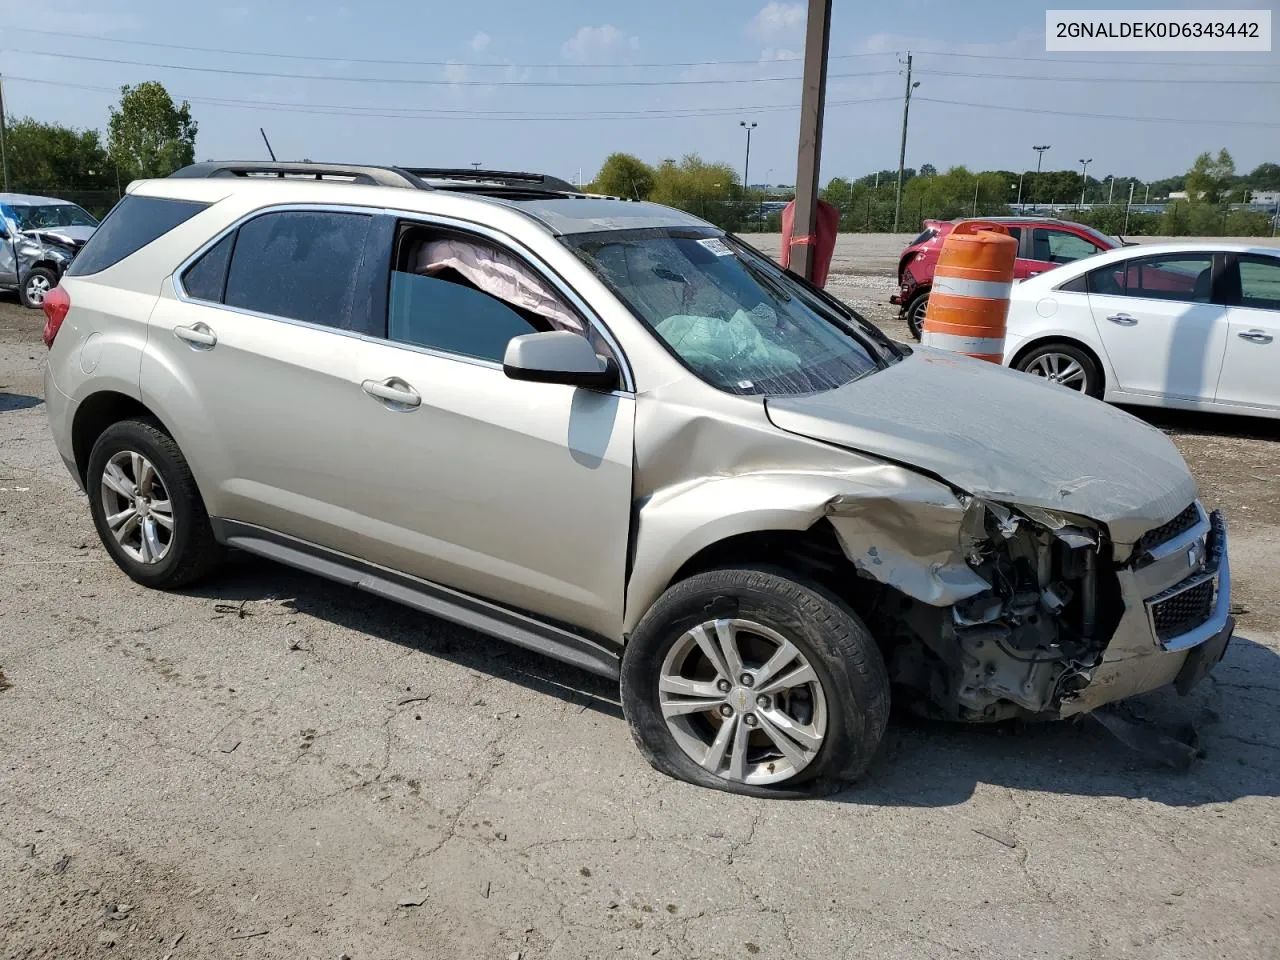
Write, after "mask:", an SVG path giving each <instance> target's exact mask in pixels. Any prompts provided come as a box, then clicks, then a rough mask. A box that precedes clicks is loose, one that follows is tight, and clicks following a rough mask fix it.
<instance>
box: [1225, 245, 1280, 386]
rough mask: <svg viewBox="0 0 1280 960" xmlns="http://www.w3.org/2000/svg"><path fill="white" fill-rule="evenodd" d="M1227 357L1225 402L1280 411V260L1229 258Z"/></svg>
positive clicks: (1250, 256) (1259, 256) (1258, 256)
mask: <svg viewBox="0 0 1280 960" xmlns="http://www.w3.org/2000/svg"><path fill="white" fill-rule="evenodd" d="M1226 270H1227V280H1226V283H1225V284H1224V286H1225V287H1226V289H1227V290H1228V291H1229V293H1228V303H1229V305H1228V307H1227V320H1228V329H1227V343H1226V354H1225V356H1224V358H1223V361H1222V376H1221V377H1219V378H1218V392H1217V400H1218V402H1219V403H1238V404H1245V405H1248V406H1254V407H1262V408H1264V409H1267V410H1276V409H1280V376H1278V374H1280V258H1278V257H1272V256H1266V255H1262V254H1240V255H1239V256H1233V257H1229V258H1228V263H1227V266H1226Z"/></svg>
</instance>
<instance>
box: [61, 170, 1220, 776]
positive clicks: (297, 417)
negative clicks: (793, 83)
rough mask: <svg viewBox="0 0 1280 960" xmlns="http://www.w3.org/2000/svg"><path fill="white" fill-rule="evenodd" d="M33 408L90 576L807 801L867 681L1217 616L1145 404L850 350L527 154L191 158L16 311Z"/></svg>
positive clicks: (955, 689) (963, 716)
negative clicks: (319, 597)
mask: <svg viewBox="0 0 1280 960" xmlns="http://www.w3.org/2000/svg"><path fill="white" fill-rule="evenodd" d="M44 309H45V312H46V315H47V318H48V322H47V324H46V327H45V341H46V343H47V344H49V347H50V351H49V360H48V372H47V383H46V396H47V398H48V405H47V406H48V414H49V420H50V425H51V427H52V430H53V436H54V439H55V440H56V443H57V447H58V450H59V452H60V453H61V455H62V458H63V459H64V460H65V461H66V464H67V466H68V468H69V469H70V470H71V472H72V474H73V475H74V476H75V478H76V479H77V481H78V482H80V483H81V484H82V486H83V488H84V490H85V491H86V493H87V495H88V501H89V508H90V511H91V513H92V516H93V521H94V524H95V525H96V527H97V529H98V533H99V534H100V536H101V538H102V542H103V544H104V545H105V546H106V549H107V550H108V552H109V553H110V554H111V556H112V557H113V558H114V559H115V561H116V562H117V563H118V564H119V566H120V568H121V569H122V570H123V571H124V572H125V573H126V574H128V575H129V576H130V577H132V578H133V579H134V580H136V581H138V582H139V583H142V584H146V585H148V586H152V587H156V588H161V589H172V588H177V587H181V586H184V585H186V584H189V583H191V582H192V581H194V580H196V579H197V578H199V577H202V576H205V575H207V574H209V573H211V572H212V571H213V570H214V568H215V567H216V566H217V564H218V561H219V559H220V558H221V557H222V556H223V554H224V552H225V551H226V550H228V549H232V548H234V549H239V550H245V551H250V552H252V553H256V554H260V555H262V556H265V557H270V558H273V559H275V560H278V561H280V562H282V563H285V564H290V565H292V566H294V567H298V568H301V569H303V570H308V571H312V572H314V573H316V574H318V575H320V576H322V577H328V578H330V579H333V580H336V581H339V582H342V583H346V584H349V585H351V586H354V587H356V588H358V589H361V590H366V591H369V592H371V593H374V594H377V595H379V596H383V597H388V598H391V599H394V600H396V601H399V602H401V603H404V604H408V605H409V606H411V607H414V608H416V609H418V610H421V611H423V612H424V613H427V614H430V615H434V616H438V617H444V618H447V619H450V620H454V621H457V622H459V623H463V624H466V625H468V626H470V627H473V628H475V629H476V630H478V631H480V632H482V633H485V634H489V635H492V636H494V637H499V638H502V639H504V640H507V641H510V642H512V643H515V644H519V645H521V646H523V647H527V648H530V649H533V650H536V651H540V652H541V653H544V654H546V655H549V656H551V657H555V658H559V659H560V660H563V661H566V662H567V663H569V664H573V665H574V666H575V667H578V668H581V669H584V670H588V671H592V672H594V673H598V674H602V675H604V676H607V677H610V678H613V679H616V680H617V681H618V682H619V684H620V689H621V701H622V706H623V709H624V711H625V714H626V717H627V720H628V722H629V724H630V726H631V729H632V732H633V734H634V735H635V739H636V741H637V743H638V744H639V746H640V749H641V750H642V751H643V753H644V754H645V756H646V757H648V759H649V760H650V761H651V762H652V763H653V765H654V766H655V767H657V768H658V769H659V770H661V771H663V772H664V773H667V774H669V775H671V776H673V777H679V778H682V779H684V780H688V781H691V782H693V783H697V784H702V785H705V786H709V787H716V788H720V789H724V790H730V791H735V792H739V793H747V794H754V795H761V796H783V795H794V794H799V793H805V792H816V791H820V790H827V789H833V788H835V787H837V786H839V785H840V784H842V783H845V782H848V781H850V780H852V779H854V778H856V777H858V775H859V774H860V773H862V772H863V770H864V769H865V768H866V766H867V764H868V763H869V762H870V761H871V759H872V757H873V755H874V754H875V751H876V747H877V745H878V743H879V742H880V739H881V736H882V734H883V732H884V729H885V724H886V721H887V717H888V714H889V705H890V701H891V699H892V700H893V701H896V702H897V703H898V704H900V705H902V706H905V707H907V708H909V709H912V710H915V711H918V712H920V713H923V714H926V715H929V716H934V717H941V718H948V719H952V720H957V721H966V722H992V721H999V720H1004V719H1007V718H1014V717H1022V718H1031V719H1054V718H1062V717H1070V716H1072V715H1075V714H1081V713H1084V712H1087V711H1090V710H1093V709H1094V708H1096V707H1098V706H1100V705H1102V704H1106V703H1108V702H1111V701H1115V700H1118V699H1120V698H1123V697H1128V696H1131V695H1133V694H1137V693H1142V692H1144V691H1148V690H1152V689H1155V688H1157V687H1161V686H1164V685H1166V684H1174V685H1176V687H1177V688H1178V689H1179V690H1180V691H1183V692H1185V691H1186V690H1187V689H1189V688H1190V687H1191V686H1192V685H1194V684H1195V683H1197V682H1198V681H1199V680H1200V679H1202V678H1203V677H1204V676H1205V674H1206V673H1208V671H1209V670H1211V669H1212V668H1213V666H1214V665H1215V664H1216V663H1217V662H1218V661H1219V660H1220V659H1221V657H1222V655H1223V651H1224V649H1225V648H1226V646H1227V644H1228V642H1229V641H1230V638H1231V633H1232V628H1233V624H1232V621H1231V618H1230V617H1229V616H1228V610H1229V600H1230V576H1229V570H1228V562H1227V536H1226V530H1225V526H1224V523H1223V519H1222V517H1221V516H1220V515H1219V514H1217V513H1209V512H1207V511H1206V510H1205V509H1204V507H1203V506H1202V505H1201V503H1200V501H1199V499H1198V496H1197V489H1196V484H1195V481H1194V480H1193V479H1192V477H1191V475H1190V473H1189V472H1188V470H1187V466H1186V464H1185V463H1184V462H1183V460H1182V457H1181V456H1179V454H1178V452H1177V451H1176V450H1175V448H1174V446H1173V445H1172V444H1171V443H1170V441H1169V440H1168V439H1167V438H1166V437H1165V436H1164V435H1163V434H1161V433H1160V432H1159V431H1158V430H1155V429H1153V428H1152V427H1150V426H1148V425H1146V424H1144V423H1142V422H1141V421H1139V420H1137V419H1135V418H1133V417H1131V416H1129V415H1128V414H1125V413H1122V412H1120V411H1117V410H1115V409H1112V408H1110V407H1108V406H1105V405H1104V404H1102V403H1099V402H1096V401H1094V400H1091V399H1089V398H1088V397H1082V396H1080V395H1077V394H1074V393H1072V392H1070V391H1067V390H1063V389H1061V388H1059V387H1057V386H1054V385H1052V384H1049V383H1046V382H1044V381H1042V380H1038V379H1036V378H1033V377H1029V376H1026V375H1024V374H1020V373H1016V372H1012V371H1009V370H1005V369H1002V368H1000V367H997V366H993V365H991V364H985V363H980V362H977V361H973V360H969V359H967V358H964V357H959V356H955V355H951V354H947V353H941V352H937V351H934V350H930V349H927V348H924V347H918V346H913V347H907V346H904V345H902V344H899V343H895V342H893V341H892V340H890V339H888V338H887V337H885V336H884V335H883V334H882V333H881V332H879V330H877V328H875V327H874V326H872V325H871V324H869V323H867V322H866V321H864V320H863V319H862V318H861V317H859V316H858V315H857V314H855V313H854V312H853V311H851V310H850V309H849V308H847V307H846V306H844V305H842V304H841V303H839V302H838V301H836V300H834V299H833V298H832V297H830V296H829V295H827V294H826V293H824V292H823V291H821V290H819V289H817V288H815V287H813V286H811V285H809V284H808V283H806V282H804V281H803V280H801V279H800V278H798V277H796V276H795V275H793V274H791V273H788V272H786V271H783V270H781V269H780V268H779V267H778V266H777V265H776V264H774V263H773V262H772V261H770V260H769V259H767V258H766V257H764V256H762V255H761V254H759V253H757V252H756V251H755V250H753V249H752V248H750V247H749V246H747V245H746V244H744V243H742V242H741V241H740V240H738V239H736V238H735V237H732V236H728V235H726V234H725V233H724V232H723V231H721V230H719V229H717V228H715V227H713V226H711V225H709V224H707V223H705V222H703V221H701V220H698V219H697V218H695V217H692V216H690V215H688V214H685V213H682V212H680V211H677V210H672V209H669V208H666V207H663V206H658V205H655V204H650V203H638V202H631V201H626V200H622V199H618V198H609V197H598V196H589V195H584V194H582V193H579V192H577V191H576V190H575V189H574V188H573V187H572V186H571V185H569V184H567V183H564V182H563V181H559V180H556V179H554V178H552V177H546V176H542V175H538V174H520V173H509V172H500V171H484V170H480V171H476V170H441V169H419V168H398V167H359V166H341V165H321V164H234V163H208V164H198V165H195V166H193V167H189V168H186V169H184V170H182V171H179V173H178V174H175V175H174V176H173V177H170V178H167V179H164V180H152V181H143V182H138V183H134V184H132V185H131V186H130V187H129V190H128V194H127V195H126V197H125V198H124V199H123V200H122V201H121V202H120V204H119V205H118V206H117V207H116V208H115V210H114V211H113V212H112V213H111V214H110V215H109V216H108V217H107V219H106V220H105V221H104V222H103V223H102V225H101V227H100V228H99V229H98V230H97V232H96V233H95V234H94V236H93V238H92V239H90V240H89V242H88V244H86V246H85V247H84V249H83V250H82V251H81V253H80V254H79V256H78V257H77V258H76V260H75V261H74V262H73V264H72V265H71V267H70V269H69V270H68V271H67V274H66V276H65V277H64V278H63V280H62V284H61V286H60V287H58V288H57V289H56V290H54V291H52V292H51V293H50V294H49V295H48V296H47V297H46V298H45V304H44Z"/></svg>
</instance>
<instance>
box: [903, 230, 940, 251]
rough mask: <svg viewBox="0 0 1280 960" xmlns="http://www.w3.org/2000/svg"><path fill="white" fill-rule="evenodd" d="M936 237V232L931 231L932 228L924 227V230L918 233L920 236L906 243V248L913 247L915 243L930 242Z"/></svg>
mask: <svg viewBox="0 0 1280 960" xmlns="http://www.w3.org/2000/svg"><path fill="white" fill-rule="evenodd" d="M937 235H938V231H937V230H935V229H933V227H925V228H924V230H922V231H921V232H920V236H918V237H916V238H915V239H914V240H912V241H911V242H910V243H908V244H907V246H908V247H914V246H915V245H916V244H917V243H924V242H925V241H926V240H932V239H933V238H934V237H936V236H937Z"/></svg>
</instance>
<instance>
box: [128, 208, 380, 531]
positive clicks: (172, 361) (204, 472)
mask: <svg viewBox="0 0 1280 960" xmlns="http://www.w3.org/2000/svg"><path fill="white" fill-rule="evenodd" d="M375 220H376V218H375V217H373V216H371V215H369V214H366V213H359V212H350V211H341V210H335V209H306V210H298V209H293V210H284V211H267V212H264V213H261V214H259V215H257V216H256V217H254V218H252V219H250V220H248V221H246V222H245V223H244V224H242V225H241V226H240V227H239V228H238V229H236V230H232V231H231V232H229V233H227V234H226V235H225V236H224V237H222V238H221V239H220V240H219V241H218V242H217V243H215V244H214V245H213V246H211V247H210V248H209V249H207V250H206V251H204V252H203V253H202V254H201V255H200V256H199V257H197V258H196V259H194V260H193V262H192V263H191V264H190V265H189V266H188V267H186V268H185V269H183V270H180V271H179V272H178V273H177V274H175V277H174V280H175V287H174V290H173V291H166V295H164V296H162V297H161V299H160V301H159V303H158V305H157V307H156V309H155V311H154V312H153V314H152V316H151V334H150V338H149V343H148V349H147V351H146V355H145V358H144V361H143V365H142V371H141V379H142V389H143V394H144V398H145V397H146V396H147V395H148V394H151V395H155V396H156V402H157V403H158V404H159V406H158V408H157V409H165V410H167V411H169V412H170V416H171V417H172V420H173V425H174V428H175V429H177V430H180V431H181V435H180V436H179V437H178V440H179V443H180V444H181V446H182V448H183V450H184V451H186V452H187V454H188V457H189V459H190V460H191V461H192V464H193V467H194V468H195V470H196V474H197V476H198V477H199V479H200V482H201V486H202V492H203V493H204V496H205V499H206V501H207V502H208V506H209V509H210V513H212V514H213V515H215V516H218V517H222V518H225V519H231V520H239V521H242V522H245V523H251V524H255V525H259V526H262V527H266V528H268V529H271V530H275V531H279V532H281V533H285V534H289V535H291V536H294V537H297V538H299V539H302V540H306V541H309V542H312V543H317V544H320V545H322V546H326V547H329V548H330V549H334V550H339V551H342V552H344V553H351V554H358V553H359V534H358V529H359V522H358V519H357V518H358V511H359V509H360V503H361V500H362V495H361V491H360V481H361V479H362V477H363V471H362V470H361V469H360V468H359V464H358V460H357V457H356V444H357V441H358V438H359V435H360V434H359V424H358V423H357V422H356V421H355V420H354V417H355V416H356V415H358V414H361V413H363V412H364V407H363V404H362V402H361V401H362V400H363V399H364V395H363V394H362V393H361V391H360V387H359V379H358V375H357V373H358V364H357V351H356V349H355V347H356V345H357V344H358V343H359V339H358V337H359V336H360V335H366V334H369V333H372V332H375V331H374V330H373V329H372V327H371V324H372V323H373V322H375V321H374V319H373V318H374V317H375V316H378V310H380V309H381V308H380V306H379V307H378V308H376V309H375V307H374V306H373V304H374V303H375V302H377V286H376V283H373V282H372V281H371V279H370V276H369V275H368V274H367V272H366V270H365V260H364V251H365V245H366V242H367V241H368V240H369V238H370V237H371V236H372V235H373V234H375V233H376V226H375ZM379 321H380V317H379Z"/></svg>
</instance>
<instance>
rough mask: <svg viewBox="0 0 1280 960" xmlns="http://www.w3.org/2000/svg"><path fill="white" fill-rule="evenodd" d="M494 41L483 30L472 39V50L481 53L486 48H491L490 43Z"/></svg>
mask: <svg viewBox="0 0 1280 960" xmlns="http://www.w3.org/2000/svg"><path fill="white" fill-rule="evenodd" d="M492 39H493V37H491V36H489V34H487V33H485V32H484V31H483V30H481V31H480V32H479V33H477V34H476V35H475V36H474V37H472V38H471V49H472V50H474V51H476V52H477V53H479V52H480V51H481V50H483V49H485V47H487V46H489V42H490V41H491V40H492Z"/></svg>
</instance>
